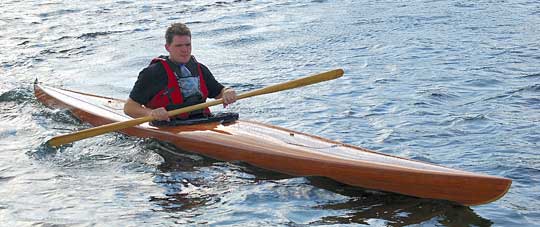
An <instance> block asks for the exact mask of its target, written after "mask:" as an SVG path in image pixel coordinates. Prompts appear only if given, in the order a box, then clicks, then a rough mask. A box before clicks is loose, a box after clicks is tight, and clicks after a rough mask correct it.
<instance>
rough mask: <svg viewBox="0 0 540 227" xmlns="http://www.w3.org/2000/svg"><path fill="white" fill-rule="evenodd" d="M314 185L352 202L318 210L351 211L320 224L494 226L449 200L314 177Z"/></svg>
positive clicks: (328, 217)
mask: <svg viewBox="0 0 540 227" xmlns="http://www.w3.org/2000/svg"><path fill="white" fill-rule="evenodd" d="M310 182H311V184H312V185H314V186H316V187H320V188H324V189H326V190H328V191H332V192H334V193H339V194H342V195H345V196H347V197H348V198H349V199H348V200H347V201H345V202H340V203H329V204H323V205H320V207H317V208H319V209H324V210H348V212H347V215H346V216H326V217H324V218H323V219H322V220H321V221H320V223H326V224H329V223H342V224H343V223H349V224H350V223H358V224H372V223H371V220H373V219H379V220H386V221H385V222H386V223H385V224H386V225H389V226H407V225H412V224H419V223H424V222H428V223H432V224H434V225H437V224H440V225H443V226H471V225H473V226H491V225H492V224H493V223H492V222H491V221H490V220H488V219H485V218H483V217H480V216H479V215H477V214H476V213H474V211H473V210H472V209H471V208H469V207H464V206H461V205H457V204H454V203H451V202H447V201H437V200H430V199H421V198H415V197H410V196H404V195H399V194H395V193H386V192H376V191H371V190H366V189H362V188H357V187H352V186H348V185H345V184H342V183H339V182H336V181H333V180H330V179H327V178H321V177H312V178H310Z"/></svg>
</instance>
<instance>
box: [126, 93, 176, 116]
mask: <svg viewBox="0 0 540 227" xmlns="http://www.w3.org/2000/svg"><path fill="white" fill-rule="evenodd" d="M124 113H125V114H127V115H128V116H130V117H132V118H139V117H145V116H149V117H152V118H154V119H155V120H159V121H169V115H168V114H167V110H166V109H165V108H163V107H161V108H157V109H149V108H146V107H144V106H143V105H141V104H139V103H138V102H135V101H133V99H131V98H128V100H127V101H126V103H125V104H124Z"/></svg>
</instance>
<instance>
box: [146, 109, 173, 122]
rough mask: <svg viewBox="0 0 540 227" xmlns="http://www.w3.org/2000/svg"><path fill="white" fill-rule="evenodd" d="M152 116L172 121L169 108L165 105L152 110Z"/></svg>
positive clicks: (156, 118) (159, 119)
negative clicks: (168, 111) (168, 112)
mask: <svg viewBox="0 0 540 227" xmlns="http://www.w3.org/2000/svg"><path fill="white" fill-rule="evenodd" d="M150 116H151V117H153V118H154V119H155V120H158V121H170V119H169V115H168V114H167V110H166V109H165V108H163V107H160V108H157V109H153V110H152V111H150Z"/></svg>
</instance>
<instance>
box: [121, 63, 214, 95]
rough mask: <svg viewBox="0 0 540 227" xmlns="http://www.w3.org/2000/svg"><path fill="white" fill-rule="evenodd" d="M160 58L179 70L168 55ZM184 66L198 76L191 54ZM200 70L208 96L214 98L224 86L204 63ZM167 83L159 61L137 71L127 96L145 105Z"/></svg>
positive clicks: (175, 69) (165, 74)
mask: <svg viewBox="0 0 540 227" xmlns="http://www.w3.org/2000/svg"><path fill="white" fill-rule="evenodd" d="M160 58H164V59H167V63H169V65H170V66H171V68H172V69H173V70H174V71H175V72H180V67H179V66H178V65H176V64H174V63H173V62H171V61H170V60H169V58H168V57H162V56H160ZM186 67H187V68H188V69H189V71H191V72H192V74H195V75H196V76H199V71H198V69H197V60H195V57H193V56H192V57H191V59H189V62H188V63H187V64H186ZM201 70H202V73H203V78H204V81H205V82H206V87H207V88H208V97H209V98H215V97H216V96H218V95H219V94H220V93H221V90H222V89H223V88H224V86H223V85H221V84H220V83H219V82H218V81H217V80H216V79H215V78H214V76H213V75H212V72H210V70H209V69H208V68H207V67H206V66H205V65H203V64H201ZM167 84H168V77H167V72H166V71H165V68H164V67H163V64H161V63H160V62H156V63H153V64H150V65H149V66H148V67H146V68H144V69H143V70H142V71H141V72H140V73H139V77H138V78H137V81H136V82H135V85H134V86H133V89H132V90H131V92H130V93H129V98H131V99H132V100H133V101H135V102H137V103H139V104H142V105H146V104H148V102H150V100H151V99H152V98H153V97H154V96H155V95H156V94H157V93H158V92H159V91H161V90H163V89H165V88H166V87H167Z"/></svg>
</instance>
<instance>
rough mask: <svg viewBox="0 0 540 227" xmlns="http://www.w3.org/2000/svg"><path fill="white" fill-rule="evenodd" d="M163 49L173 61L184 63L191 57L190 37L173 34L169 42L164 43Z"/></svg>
mask: <svg viewBox="0 0 540 227" xmlns="http://www.w3.org/2000/svg"><path fill="white" fill-rule="evenodd" d="M165 49H166V50H167V51H168V52H169V58H170V59H171V60H172V61H173V62H176V63H183V64H185V63H187V62H188V61H189V59H190V58H191V37H189V36H187V35H175V36H173V39H172V42H171V44H165Z"/></svg>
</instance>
